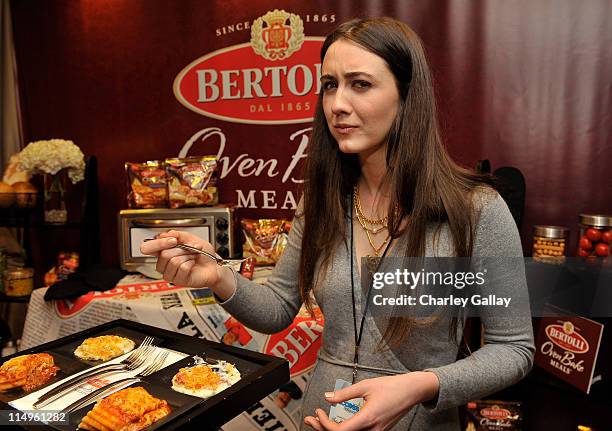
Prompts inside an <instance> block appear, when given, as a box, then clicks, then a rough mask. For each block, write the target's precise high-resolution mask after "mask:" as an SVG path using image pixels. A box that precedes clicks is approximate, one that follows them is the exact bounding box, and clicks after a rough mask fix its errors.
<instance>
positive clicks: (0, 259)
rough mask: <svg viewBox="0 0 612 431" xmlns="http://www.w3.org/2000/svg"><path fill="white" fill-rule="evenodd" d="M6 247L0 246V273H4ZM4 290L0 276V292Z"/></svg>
mask: <svg viewBox="0 0 612 431" xmlns="http://www.w3.org/2000/svg"><path fill="white" fill-rule="evenodd" d="M6 257H7V256H6V249H5V248H3V247H0V274H4V270H5V269H6ZM3 291H4V286H3V282H2V277H0V292H3Z"/></svg>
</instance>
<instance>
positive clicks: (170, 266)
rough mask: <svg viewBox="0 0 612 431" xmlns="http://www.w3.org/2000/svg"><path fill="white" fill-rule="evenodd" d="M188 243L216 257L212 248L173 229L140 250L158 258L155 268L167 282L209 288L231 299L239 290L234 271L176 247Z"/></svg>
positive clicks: (142, 245)
mask: <svg viewBox="0 0 612 431" xmlns="http://www.w3.org/2000/svg"><path fill="white" fill-rule="evenodd" d="M178 243H180V244H185V245H189V246H191V247H195V248H198V249H200V250H204V251H207V252H209V253H212V254H216V253H215V250H214V248H213V246H212V245H211V244H210V243H209V242H207V241H204V240H202V239H201V238H199V237H197V236H195V235H192V234H190V233H187V232H182V231H176V230H170V231H168V232H164V233H162V234H159V235H158V236H157V237H156V239H154V240H151V241H147V242H143V243H142V244H141V246H140V251H141V252H142V253H143V254H146V255H150V256H156V257H157V265H156V266H155V269H156V270H157V272H159V273H160V274H162V275H163V277H164V280H166V281H169V282H171V283H174V284H178V285H180V286H188V287H210V288H211V289H213V291H214V292H215V294H216V295H217V296H219V297H220V298H221V299H223V300H225V299H228V298H229V297H230V296H232V294H233V293H234V291H235V290H236V283H235V280H234V274H233V272H232V271H231V270H230V269H229V268H227V267H222V266H219V265H217V263H216V262H215V261H214V260H212V259H210V258H208V257H206V256H204V255H201V254H196V253H192V252H190V251H187V250H183V249H181V248H175V246H176V244H178Z"/></svg>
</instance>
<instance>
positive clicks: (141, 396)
mask: <svg viewBox="0 0 612 431" xmlns="http://www.w3.org/2000/svg"><path fill="white" fill-rule="evenodd" d="M171 411H172V409H171V408H170V406H169V405H168V402H167V401H165V400H160V399H159V398H155V397H154V396H152V395H151V394H149V393H148V392H147V390H146V389H145V388H143V387H141V386H137V387H130V388H126V389H122V390H120V391H118V392H115V393H114V394H112V395H109V396H108V397H106V398H103V399H101V400H100V401H98V402H97V403H96V405H95V406H94V407H93V409H91V410H90V411H89V413H87V415H85V417H84V418H83V420H82V421H81V423H80V424H79V428H82V429H85V430H90V431H138V430H141V429H144V428H146V427H148V426H149V425H151V424H152V423H154V422H157V421H159V420H160V419H163V418H164V417H166V416H167V415H169V414H170V412H171Z"/></svg>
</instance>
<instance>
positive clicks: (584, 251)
mask: <svg viewBox="0 0 612 431" xmlns="http://www.w3.org/2000/svg"><path fill="white" fill-rule="evenodd" d="M588 255H589V252H588V251H586V250H583V249H579V250H578V256H582V257H587V256H588Z"/></svg>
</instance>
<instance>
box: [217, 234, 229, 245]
mask: <svg viewBox="0 0 612 431" xmlns="http://www.w3.org/2000/svg"><path fill="white" fill-rule="evenodd" d="M216 239H217V244H220V245H227V242H228V241H229V237H228V236H227V233H225V232H219V233H218V234H217V235H216Z"/></svg>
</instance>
